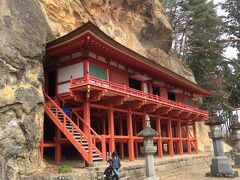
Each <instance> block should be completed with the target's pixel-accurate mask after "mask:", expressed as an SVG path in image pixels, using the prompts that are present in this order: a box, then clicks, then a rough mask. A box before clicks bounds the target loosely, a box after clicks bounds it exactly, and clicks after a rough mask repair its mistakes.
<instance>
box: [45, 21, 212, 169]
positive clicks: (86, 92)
mask: <svg viewBox="0 0 240 180" xmlns="http://www.w3.org/2000/svg"><path fill="white" fill-rule="evenodd" d="M46 52H47V57H46V64H45V79H46V85H45V101H46V102H45V105H44V107H45V120H44V136H43V138H42V141H41V155H42V157H45V156H52V157H54V159H55V161H56V162H57V163H59V162H60V161H61V158H62V157H63V154H64V156H69V154H70V156H71V154H74V153H75V154H77V155H78V156H79V158H81V159H82V160H84V161H85V162H86V164H88V165H91V164H93V163H94V162H95V161H105V160H106V155H107V153H108V152H110V153H111V152H113V151H114V150H117V151H118V152H119V155H120V157H121V158H125V159H127V158H128V159H129V160H130V161H133V160H134V159H136V158H138V157H140V156H142V155H141V152H140V146H142V144H143V139H142V138H141V137H137V133H138V132H140V131H141V130H142V129H143V128H144V125H145V116H146V114H148V115H149V117H150V119H151V126H152V128H154V129H155V130H156V131H158V132H159V133H160V134H161V136H159V137H156V138H154V143H155V144H156V145H157V147H158V153H157V155H158V157H160V158H161V157H163V156H164V155H170V156H174V155H175V154H179V155H182V154H184V153H189V154H191V153H198V140H197V131H196V124H195V122H196V121H203V120H205V119H207V117H208V113H207V112H206V111H204V110H201V109H199V108H197V107H194V105H193V104H192V99H193V98H194V97H201V96H209V95H210V93H209V92H208V91H206V90H204V89H203V88H201V87H199V86H198V85H196V84H194V83H192V82H190V81H189V80H187V79H185V78H183V77H181V76H179V75H177V74H175V73H174V72H172V71H170V70H168V69H166V68H164V67H162V66H161V65H159V64H157V63H156V62H154V61H152V60H150V59H147V58H145V57H143V56H141V55H140V54H138V53H136V52H134V51H132V50H131V49H129V48H127V47H125V46H123V45H121V44H120V43H118V42H116V41H115V40H113V39H112V38H111V37H109V36H108V35H106V34H105V33H104V32H102V31H101V30H100V29H99V28H98V27H96V26H95V25H94V24H93V23H91V22H88V23H86V24H84V25H83V26H81V27H79V28H78V29H76V30H74V31H72V32H70V33H69V34H67V35H65V36H63V37H60V38H58V39H56V40H54V41H52V42H49V43H47V47H46ZM65 105H67V106H68V107H69V109H71V112H70V114H66V113H65V111H63V106H65Z"/></svg>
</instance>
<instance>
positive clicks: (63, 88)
mask: <svg viewBox="0 0 240 180" xmlns="http://www.w3.org/2000/svg"><path fill="white" fill-rule="evenodd" d="M69 87H70V83H65V84H61V85H58V94H61V93H66V92H68V91H69Z"/></svg>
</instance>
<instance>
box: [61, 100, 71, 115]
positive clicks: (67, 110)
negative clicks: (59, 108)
mask: <svg viewBox="0 0 240 180" xmlns="http://www.w3.org/2000/svg"><path fill="white" fill-rule="evenodd" d="M71 111H72V108H71V106H70V105H69V104H68V103H64V104H63V112H64V113H65V114H66V115H67V116H70V114H71Z"/></svg>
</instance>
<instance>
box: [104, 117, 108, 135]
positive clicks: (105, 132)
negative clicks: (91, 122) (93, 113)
mask: <svg viewBox="0 0 240 180" xmlns="http://www.w3.org/2000/svg"><path fill="white" fill-rule="evenodd" d="M103 134H104V135H106V134H107V131H106V119H105V117H103Z"/></svg>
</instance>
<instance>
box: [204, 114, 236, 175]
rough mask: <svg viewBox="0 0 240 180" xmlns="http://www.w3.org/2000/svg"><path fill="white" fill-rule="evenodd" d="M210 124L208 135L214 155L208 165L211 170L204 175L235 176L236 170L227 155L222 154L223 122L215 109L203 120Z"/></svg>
mask: <svg viewBox="0 0 240 180" xmlns="http://www.w3.org/2000/svg"><path fill="white" fill-rule="evenodd" d="M205 124H206V125H209V126H210V132H209V137H210V138H211V139H212V141H213V149H214V157H213V158H212V164H211V165H210V168H211V172H210V173H207V174H206V176H214V177H236V176H238V174H237V172H234V171H233V170H232V166H231V165H230V164H229V161H228V158H227V156H225V155H224V150H223V143H222V138H223V134H222V130H221V124H224V120H223V118H222V117H219V116H217V111H216V110H212V116H211V117H209V118H208V120H207V121H206V122H205Z"/></svg>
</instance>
